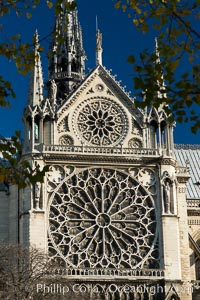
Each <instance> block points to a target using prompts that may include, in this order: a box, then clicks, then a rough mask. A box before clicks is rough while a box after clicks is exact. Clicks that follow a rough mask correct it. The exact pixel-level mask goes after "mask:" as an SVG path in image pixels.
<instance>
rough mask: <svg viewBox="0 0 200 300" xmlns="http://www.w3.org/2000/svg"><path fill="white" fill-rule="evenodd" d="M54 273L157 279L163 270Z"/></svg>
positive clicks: (103, 270)
mask: <svg viewBox="0 0 200 300" xmlns="http://www.w3.org/2000/svg"><path fill="white" fill-rule="evenodd" d="M54 273H55V274H57V275H63V276H101V277H103V276H111V277H113V276H114V277H123V276H125V277H127V276H128V277H145V278H147V277H148V278H149V277H151V278H152V277H158V278H164V275H165V274H164V270H161V269H135V270H133V269H119V270H118V269H109V268H106V269H98V268H97V269H89V268H86V269H72V268H70V269H63V268H60V269H54Z"/></svg>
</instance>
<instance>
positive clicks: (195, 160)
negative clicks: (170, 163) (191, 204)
mask: <svg viewBox="0 0 200 300" xmlns="http://www.w3.org/2000/svg"><path fill="white" fill-rule="evenodd" d="M174 152H175V157H176V159H177V161H179V162H180V163H181V165H182V166H184V167H185V166H186V163H188V165H189V168H190V176H191V178H190V179H189V181H188V183H187V199H200V145H189V144H185V145H181V144H177V145H175V151H174Z"/></svg>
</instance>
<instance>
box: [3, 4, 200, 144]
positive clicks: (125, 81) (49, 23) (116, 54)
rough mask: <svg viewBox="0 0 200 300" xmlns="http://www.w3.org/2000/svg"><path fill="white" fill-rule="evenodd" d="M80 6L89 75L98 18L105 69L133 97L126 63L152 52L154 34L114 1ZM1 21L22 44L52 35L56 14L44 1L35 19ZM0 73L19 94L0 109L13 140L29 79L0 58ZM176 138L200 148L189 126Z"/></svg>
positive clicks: (12, 17)
mask: <svg viewBox="0 0 200 300" xmlns="http://www.w3.org/2000/svg"><path fill="white" fill-rule="evenodd" d="M77 3H78V10H79V20H80V23H81V25H82V29H83V43H84V49H85V52H86V55H87V61H86V70H87V71H88V72H89V70H91V69H92V68H94V67H95V30H96V16H98V24H99V28H100V30H101V32H102V34H103V65H104V66H105V67H106V68H107V69H112V73H113V74H116V75H117V80H121V84H122V85H126V86H127V88H126V89H127V91H131V93H132V95H133V96H134V90H133V81H132V76H133V70H132V66H131V65H130V64H129V63H128V62H127V61H126V60H127V57H128V56H129V55H130V54H133V55H136V56H137V55H138V54H139V52H140V51H142V50H144V49H146V48H150V49H153V47H154V38H155V35H154V33H153V32H151V31H150V32H148V33H147V34H145V35H144V34H142V33H139V32H137V30H136V29H135V28H134V25H133V24H132V22H131V20H130V19H128V17H127V16H126V14H124V13H122V12H121V11H118V10H116V9H114V1H112V0H95V1H94V0H84V1H83V0H82V1H81V0H78V1H77ZM1 21H2V23H3V28H4V30H5V32H6V33H7V34H8V35H9V34H10V35H11V34H16V33H21V35H22V42H31V39H32V36H33V34H34V32H35V29H38V31H39V35H40V38H41V39H43V38H44V37H46V36H47V35H48V34H49V33H50V32H51V31H52V29H53V26H54V13H53V10H50V9H47V7H46V4H45V1H44V0H41V4H40V5H39V7H38V8H37V9H36V10H35V11H34V12H33V17H32V19H30V20H27V19H26V18H25V17H20V18H17V17H16V16H15V15H14V14H11V15H9V16H7V17H5V18H3V19H2V20H1ZM49 41H50V40H49V38H46V39H44V40H43V42H42V43H41V45H42V46H43V47H44V48H45V49H46V50H47V49H48V45H49ZM42 63H43V72H44V78H45V80H47V58H46V53H45V52H44V53H43V55H42ZM0 70H1V71H0V73H1V74H2V75H3V76H4V78H5V79H6V80H9V81H11V82H12V84H13V88H14V90H15V92H16V94H17V98H16V99H15V100H11V104H12V108H11V109H8V108H6V109H4V108H1V107H0V134H1V135H3V136H10V135H12V134H13V133H14V131H15V130H21V131H22V132H23V124H22V112H23V109H24V107H25V105H26V102H27V95H28V84H29V77H28V76H26V77H25V76H23V75H19V74H18V73H17V72H16V69H15V66H14V64H13V63H12V62H8V61H5V60H4V59H2V58H0ZM174 137H175V142H176V143H188V144H193V143H195V144H200V131H199V133H198V134H196V135H194V134H192V133H191V132H190V129H189V125H188V124H177V126H176V128H175V134H174Z"/></svg>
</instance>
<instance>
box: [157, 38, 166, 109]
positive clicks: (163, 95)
mask: <svg viewBox="0 0 200 300" xmlns="http://www.w3.org/2000/svg"><path fill="white" fill-rule="evenodd" d="M155 53H156V57H157V59H156V64H160V63H161V62H160V52H159V48H158V40H157V38H155ZM157 83H158V86H159V88H160V90H159V91H158V92H157V97H158V98H167V95H166V93H165V91H166V87H165V83H164V77H163V74H162V75H161V80H158V81H157ZM163 106H165V103H163V104H162V105H161V106H160V109H162V108H163Z"/></svg>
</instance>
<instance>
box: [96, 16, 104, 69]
mask: <svg viewBox="0 0 200 300" xmlns="http://www.w3.org/2000/svg"><path fill="white" fill-rule="evenodd" d="M102 52H103V49H102V33H101V32H100V30H99V28H98V21H97V18H96V65H102Z"/></svg>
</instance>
